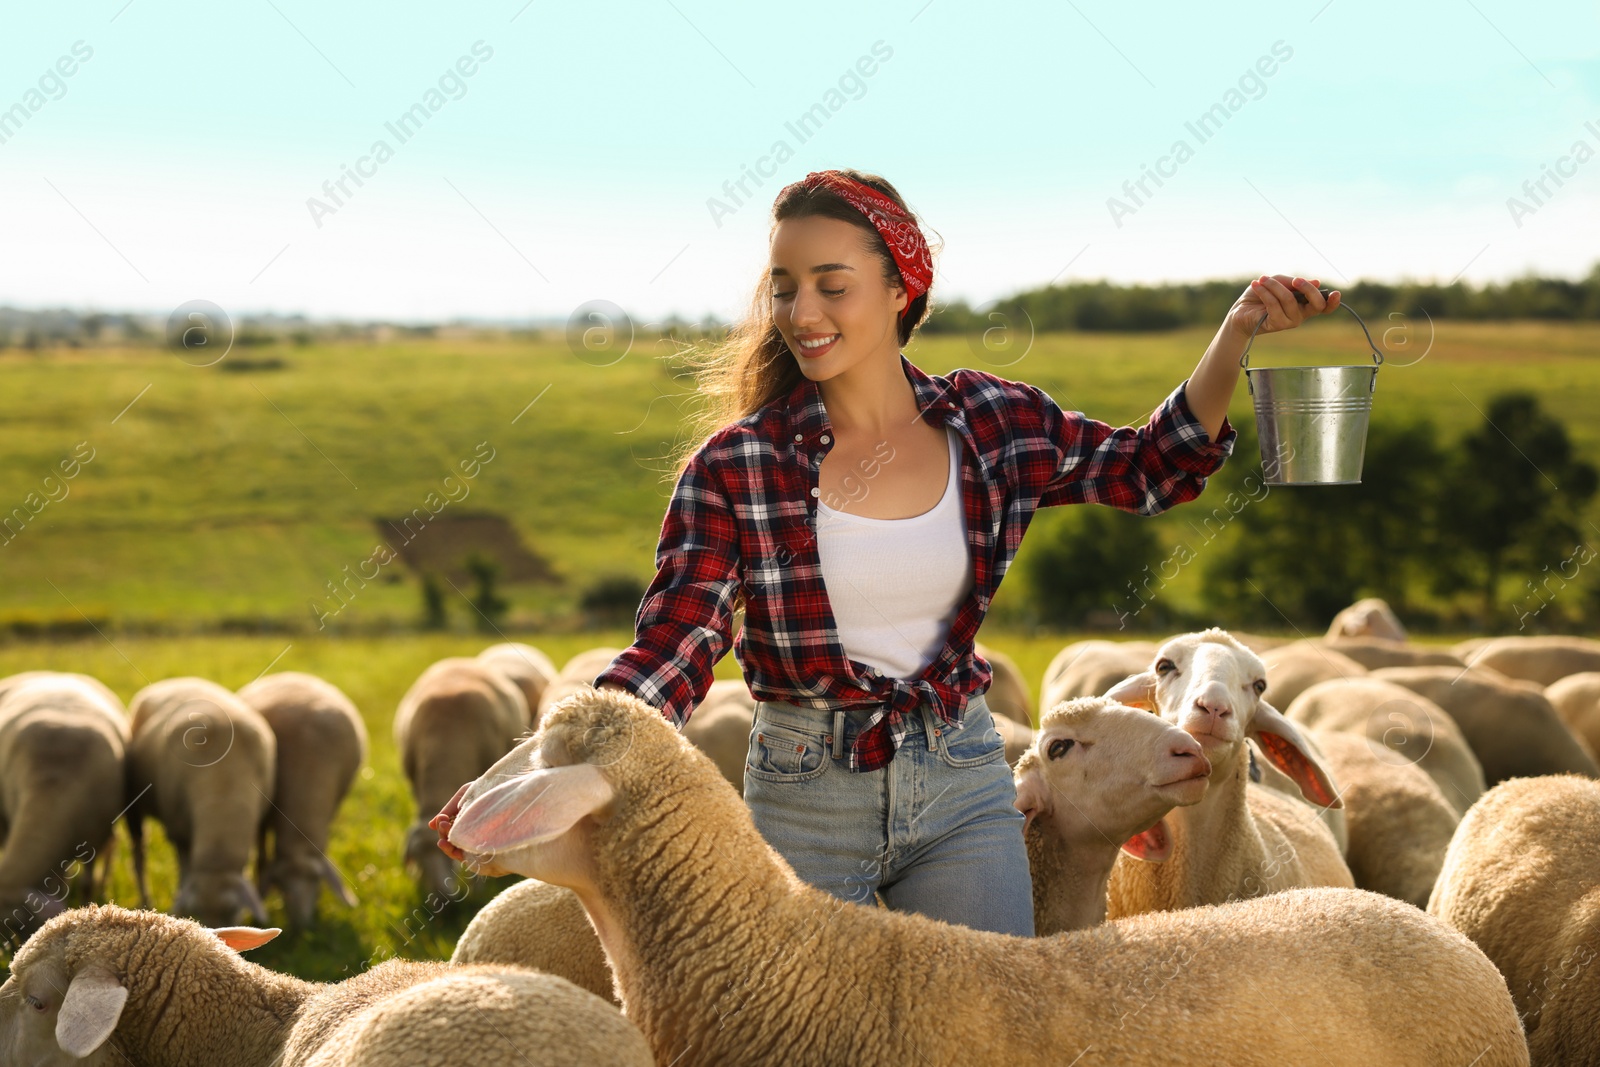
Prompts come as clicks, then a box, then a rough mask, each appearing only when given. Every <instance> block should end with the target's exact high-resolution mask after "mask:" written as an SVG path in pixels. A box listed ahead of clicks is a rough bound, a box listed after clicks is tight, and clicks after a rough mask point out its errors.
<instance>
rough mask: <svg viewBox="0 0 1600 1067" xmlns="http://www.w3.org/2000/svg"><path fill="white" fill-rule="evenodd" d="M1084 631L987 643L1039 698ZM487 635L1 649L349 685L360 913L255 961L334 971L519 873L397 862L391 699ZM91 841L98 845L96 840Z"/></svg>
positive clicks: (170, 886) (166, 878)
mask: <svg viewBox="0 0 1600 1067" xmlns="http://www.w3.org/2000/svg"><path fill="white" fill-rule="evenodd" d="M508 636H510V637H511V638H512V639H514V640H522V641H526V642H528V643H529V644H532V645H535V646H537V647H538V648H541V649H543V650H544V651H545V652H546V653H547V654H548V655H549V656H550V657H551V658H552V659H553V660H555V662H556V663H557V665H560V664H561V663H563V662H565V661H566V660H567V659H568V658H570V657H571V656H572V655H574V654H576V653H578V652H581V651H583V650H584V649H586V648H593V647H595V646H597V645H612V646H616V647H622V646H624V645H626V644H627V643H628V642H629V640H630V637H629V634H628V633H627V632H625V631H620V630H618V631H607V632H597V633H592V634H587V635H571V634H563V635H555V636H547V635H541V634H511V635H508ZM1085 636H1093V635H1087V634H1059V635H1049V636H1034V637H1024V636H1019V635H1012V634H1007V633H1004V632H1000V631H996V630H995V629H994V628H993V627H990V626H985V628H984V631H983V632H982V633H981V634H980V639H981V640H983V641H984V642H985V643H988V644H992V645H993V646H994V647H995V648H997V649H998V650H1000V651H1002V652H1005V653H1007V654H1008V655H1010V656H1011V657H1012V658H1014V659H1015V660H1016V661H1017V665H1018V667H1019V668H1020V669H1021V670H1022V672H1023V673H1024V675H1025V676H1026V677H1027V679H1028V684H1029V686H1030V688H1031V689H1032V690H1033V698H1034V699H1035V700H1037V699H1038V687H1039V680H1040V679H1041V678H1042V677H1043V675H1044V669H1045V667H1046V665H1047V664H1048V663H1049V662H1050V659H1051V657H1052V656H1054V655H1055V654H1056V652H1057V651H1058V650H1059V649H1060V648H1061V646H1062V645H1064V644H1066V643H1067V642H1069V641H1073V640H1077V639H1079V638H1080V637H1085ZM1101 636H1117V635H1101ZM1284 636H1294V635H1284ZM1439 640H1445V639H1439ZM491 641H492V639H490V640H484V639H482V638H478V637H469V636H465V635H392V636H384V637H375V638H331V637H328V636H326V635H322V636H317V637H292V638H285V637H277V636H258V635H242V634H241V635H220V636H186V637H144V636H137V635H125V636H118V637H116V638H114V639H113V640H112V641H107V640H103V639H101V638H98V637H92V638H89V639H86V640H83V641H63V642H50V643H33V642H26V643H22V642H18V643H11V644H7V645H0V677H5V676H6V675H10V674H14V673H16V672H18V671H23V670H34V669H47V670H60V671H81V672H84V673H87V674H92V675H94V676H95V677H98V678H100V679H102V680H103V681H104V682H105V683H106V684H107V685H109V686H111V688H112V689H114V690H115V691H116V692H117V695H118V696H120V697H121V698H122V699H123V701H124V702H126V701H127V700H129V699H130V698H131V697H132V696H133V694H134V693H135V692H137V691H138V690H139V689H140V688H141V687H143V686H144V685H146V684H147V683H148V682H153V681H157V680H159V679H161V678H169V677H174V676H178V675H191V674H197V675H201V676H203V677H206V678H211V679H213V680H215V681H217V682H220V683H221V684H223V685H225V686H227V687H228V688H230V689H237V688H238V687H240V686H242V685H244V684H245V683H247V682H249V681H251V680H252V679H254V678H255V677H256V676H258V675H259V674H261V673H262V672H263V671H264V670H265V669H266V668H267V667H268V665H269V664H270V665H271V668H272V670H274V671H279V670H298V671H308V672H310V673H312V674H316V675H319V676H321V677H323V678H326V679H327V680H328V681H330V682H332V683H334V684H335V685H337V686H339V688H341V689H343V690H344V691H345V693H347V694H348V695H349V696H350V698H351V699H352V700H354V701H355V703H356V706H357V707H358V708H360V709H361V713H362V717H363V719H364V720H365V722H366V725H367V730H368V733H369V735H370V737H371V755H370V758H369V760H368V766H367V769H365V770H363V772H362V773H361V774H360V775H358V776H357V778H356V781H355V784H354V786H353V787H352V789H351V792H350V795H349V797H348V798H347V799H346V800H345V803H344V807H343V808H342V809H340V815H339V818H338V819H337V820H336V821H335V823H334V827H333V839H332V843H331V846H330V858H331V859H332V860H333V862H334V863H335V864H336V865H337V866H338V868H339V870H340V871H341V872H342V873H343V875H344V877H345V880H346V881H347V882H348V883H349V884H350V886H351V888H352V889H353V890H354V891H355V893H356V896H357V897H358V898H359V901H360V902H359V904H358V905H357V907H355V908H354V909H346V908H345V907H344V906H343V905H341V904H340V903H339V902H338V901H337V900H335V899H334V898H333V896H332V895H331V894H330V893H326V892H325V893H324V894H323V896H322V901H321V905H320V907H319V919H320V921H319V924H318V925H317V927H316V928H315V929H313V930H310V931H307V932H306V933H304V934H300V935H291V934H287V933H286V934H285V935H284V936H282V937H280V938H278V939H277V940H276V941H273V942H271V943H270V944H268V945H265V946H263V947H262V948H260V949H256V950H255V951H253V952H252V953H251V954H250V958H251V959H252V960H255V961H256V962H258V963H260V964H262V965H264V966H267V967H271V968H273V969H275V970H280V971H286V972H289V973H291V974H295V975H298V976H300V977H302V978H308V979H314V980H319V981H333V980H338V979H341V978H344V977H348V976H349V975H350V974H353V973H356V972H358V971H360V970H362V969H364V968H366V967H368V966H371V965H373V964H376V963H380V962H382V961H383V960H385V959H388V958H390V957H391V956H396V955H398V956H404V957H408V958H414V959H432V958H438V959H445V958H448V957H449V955H450V952H451V950H452V949H453V948H454V946H455V942H456V939H457V938H458V937H459V936H460V934H461V931H462V930H464V929H465V928H466V925H467V923H468V922H469V921H470V920H471V918H472V915H473V914H474V913H475V912H476V911H477V909H478V908H480V907H482V906H483V905H484V904H485V903H487V902H488V901H489V899H491V898H492V897H493V895H494V894H495V893H496V892H498V891H499V890H500V889H502V888H504V887H505V886H506V885H509V884H511V883H512V882H514V881H515V880H516V879H514V878H504V879H490V880H486V882H485V883H484V884H483V885H480V886H478V887H477V888H476V889H474V890H473V892H472V893H471V894H470V895H469V896H468V897H467V899H466V900H465V901H464V902H462V903H460V904H457V905H452V906H450V907H448V908H445V909H442V910H435V909H434V908H433V907H431V906H430V905H429V903H428V901H427V900H426V899H425V897H424V894H423V893H422V892H421V890H419V889H418V888H417V885H416V883H415V882H414V881H413V880H412V878H411V877H410V875H409V874H407V873H406V871H405V870H404V869H403V868H402V866H401V860H400V856H401V849H402V846H403V842H404V836H405V829H406V826H407V825H408V824H409V823H410V820H411V818H412V815H413V813H414V811H415V805H414V804H413V802H412V799H411V793H410V790H409V788H408V786H407V784H406V780H405V777H404V775H403V774H402V773H401V770H400V763H399V757H398V755H397V753H396V751H395V747H394V741H393V738H392V737H391V734H390V726H391V723H392V722H393V720H394V709H395V706H396V705H397V704H398V703H399V701H400V697H401V696H402V695H403V694H404V693H405V691H406V689H407V688H408V687H409V686H410V685H411V683H412V681H414V680H415V679H416V677H417V675H419V674H420V673H422V670H423V669H424V668H425V667H426V666H427V665H428V664H430V663H432V662H434V661H435V660H437V659H441V658H443V657H445V656H454V655H476V654H477V652H478V651H480V650H481V649H482V648H484V647H485V646H487V645H488V644H490V643H491ZM113 642H114V643H113ZM716 673H717V677H718V678H738V677H739V668H738V663H737V661H736V660H735V659H734V657H733V655H732V654H731V653H730V654H729V655H727V656H725V657H724V658H723V660H722V662H721V663H719V664H718V665H717V672H716ZM146 831H147V845H146V847H147V849H148V852H149V860H150V867H149V870H150V890H151V896H152V898H153V899H152V901H151V903H152V906H154V907H157V908H166V907H169V906H170V905H171V903H172V897H173V893H174V892H175V890H176V888H177V866H176V863H175V861H174V859H173V853H172V850H171V848H170V846H169V845H168V844H167V842H166V839H165V838H164V837H163V836H162V835H161V832H160V826H159V824H158V823H155V822H153V821H152V822H149V823H147V824H146ZM116 841H117V843H116V847H115V852H114V863H113V875H112V879H111V883H110V891H109V894H108V895H109V899H110V900H111V901H113V902H115V903H117V904H122V905H124V906H126V907H137V906H138V894H137V892H136V890H135V888H134V880H133V867H132V863H131V860H130V854H129V850H128V847H127V836H126V832H125V829H124V828H122V827H121V826H119V827H118V829H117V830H116ZM93 847H96V848H98V847H99V842H95V843H94V846H93ZM267 908H268V913H269V915H270V918H271V921H272V923H273V924H274V925H280V926H281V925H283V924H284V923H285V922H286V917H285V915H284V912H283V906H282V901H281V900H280V898H279V897H278V896H277V895H276V894H273V895H271V896H269V897H268V898H267Z"/></svg>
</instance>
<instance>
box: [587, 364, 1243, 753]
mask: <svg viewBox="0 0 1600 1067" xmlns="http://www.w3.org/2000/svg"><path fill="white" fill-rule="evenodd" d="M900 364H901V368H902V370H904V372H905V375H906V377H907V379H908V380H909V381H910V382H911V384H912V387H913V388H914V390H915V392H916V398H917V406H918V409H919V410H920V411H921V412H922V413H923V418H924V419H926V420H927V421H928V422H929V423H930V424H933V425H936V426H939V427H940V428H943V427H944V426H945V425H947V424H949V425H954V426H955V428H956V430H957V431H958V432H959V433H960V435H961V438H962V441H963V442H964V449H963V456H962V466H961V481H962V503H963V507H964V509H965V516H966V526H967V540H968V544H969V546H970V547H971V550H972V563H973V568H974V576H973V588H972V591H971V593H969V594H968V596H967V599H966V600H965V602H963V604H962V605H961V607H960V609H959V610H958V612H957V614H956V617H955V621H954V622H953V623H952V624H951V626H950V632H949V636H948V639H947V640H946V642H945V645H944V648H943V649H942V650H941V651H940V652H939V654H938V655H937V656H935V657H934V660H933V662H932V663H930V664H929V665H928V666H927V667H926V668H925V669H924V670H923V672H922V673H921V675H919V676H918V677H916V678H914V679H901V678H893V677H890V676H888V675H885V674H883V673H882V672H881V671H879V670H878V669H877V668H875V667H871V666H869V665H867V664H864V663H860V662H858V661H856V660H852V659H849V658H848V657H847V656H846V655H845V652H844V648H843V646H842V645H841V644H840V641H839V635H838V631H837V629H836V628H835V626H834V620H833V612H832V610H831V608H830V607H829V604H828V595H827V591H826V589H825V588H824V586H823V580H822V567H821V564H820V561H819V559H818V553H817V539H816V534H815V528H816V514H817V498H818V496H820V489H819V487H818V482H817V472H818V471H819V470H820V468H821V465H822V456H823V454H824V453H825V452H826V451H827V448H828V445H829V442H831V441H832V426H831V424H830V423H829V421H828V415H827V411H826V409H825V408H824V407H823V404H822V397H821V393H820V392H819V391H818V389H817V385H816V383H815V382H813V381H811V380H810V379H804V380H802V381H801V382H800V384H799V385H797V386H796V387H795V388H794V390H793V391H792V392H790V393H789V394H788V396H786V397H784V398H783V399H781V400H778V401H776V402H774V403H771V404H768V405H767V406H766V407H764V408H762V409H761V410H760V411H757V412H755V413H754V414H752V415H749V416H746V417H745V418H743V419H740V420H738V421H737V422H734V423H732V424H730V425H728V426H726V427H724V428H723V429H721V430H719V431H718V432H717V433H716V434H714V435H713V436H712V437H711V438H710V440H708V441H707V442H706V443H705V445H704V446H702V447H701V449H700V450H699V451H698V452H697V453H696V454H695V455H694V457H693V458H692V459H691V461H690V462H689V464H688V466H687V467H686V468H685V469H684V471H683V474H682V475H681V476H680V477H679V479H678V483H677V487H676V488H675V489H674V491H673V495H672V500H671V502H670V503H669V504H668V506H667V513H666V517H665V519H664V520H663V521H662V525H661V539H660V543H659V545H658V547H657V549H656V567H657V571H656V576H655V578H654V579H653V580H652V581H651V583H650V585H649V587H648V588H647V589H646V590H645V596H644V600H643V601H642V602H641V603H640V604H639V612H638V616H637V618H636V620H635V634H636V637H635V640H634V643H633V645H632V646H630V647H629V648H628V649H627V650H625V651H624V652H623V653H622V654H621V655H619V656H617V657H616V659H614V660H612V662H611V663H610V665H609V666H607V668H606V669H605V670H604V671H603V672H602V673H601V674H600V675H599V676H598V677H596V678H595V679H594V684H595V685H599V684H601V683H602V682H606V681H610V682H614V683H616V684H618V685H620V686H622V687H623V688H625V689H627V690H628V691H629V692H632V693H634V694H635V695H637V696H638V697H639V698H640V699H642V700H644V701H645V702H646V703H647V704H651V705H654V706H656V707H658V708H660V709H661V710H662V712H663V713H664V714H665V715H666V716H667V718H668V719H670V720H671V721H672V722H673V723H674V724H675V725H677V726H679V727H681V726H682V725H683V724H684V722H685V721H686V720H687V719H688V716H689V714H690V712H691V711H692V710H693V709H694V707H695V706H696V705H698V704H699V703H700V701H701V700H703V699H704V698H705V694H706V691H707V690H708V689H709V688H710V685H711V681H712V669H713V667H714V666H715V664H716V663H717V661H718V660H720V659H721V658H722V656H723V654H724V653H725V652H726V651H727V650H728V646H729V641H730V635H731V632H732V625H733V600H734V594H735V591H736V590H737V589H738V588H739V586H740V584H741V583H742V584H743V585H744V588H745V595H746V600H747V604H746V608H745V617H744V622H743V625H742V626H741V627H740V630H739V634H738V636H737V638H735V639H733V641H732V644H733V651H734V655H735V658H736V659H738V661H739V663H740V665H741V667H742V668H743V670H744V676H745V681H746V684H747V685H748V686H749V689H750V692H751V694H752V695H753V696H754V697H755V698H756V699H758V700H777V701H787V702H789V703H793V704H798V705H801V706H802V707H810V708H817V709H819V710H827V711H832V710H834V709H836V708H840V707H844V708H864V707H873V708H874V709H875V710H874V711H873V713H872V715H871V716H869V717H868V719H867V720H866V724H865V726H864V728H863V729H862V731H861V732H860V734H859V735H858V736H857V737H856V739H855V741H854V743H853V744H852V745H851V746H850V748H849V760H848V763H849V766H850V769H851V770H854V771H868V770H874V769H876V768H879V767H882V766H884V765H885V764H887V763H888V762H889V761H890V760H891V759H893V758H894V753H895V751H896V750H897V749H898V748H899V747H900V743H901V741H902V740H903V739H904V737H905V735H906V733H907V732H908V730H909V729H910V727H911V725H912V724H913V723H914V722H916V718H915V716H916V708H917V705H918V703H919V702H922V701H926V702H927V703H928V704H929V705H930V706H931V707H932V708H933V710H934V711H935V712H936V713H937V714H938V716H939V717H940V718H941V719H942V720H943V721H945V722H947V723H949V724H951V725H952V726H953V727H959V725H960V723H961V715H962V713H963V712H964V711H965V706H966V698H967V694H969V693H981V692H984V691H985V690H987V689H988V687H989V681H990V678H991V672H990V668H989V663H988V661H987V660H984V659H982V658H980V657H978V656H977V655H976V654H975V653H974V651H973V641H974V638H975V637H976V635H977V632H978V624H979V623H981V622H982V621H983V617H984V615H985V614H986V613H987V612H988V610H989V604H990V601H991V600H992V599H993V597H994V593H995V590H996V589H997V588H999V585H1000V580H1001V578H1002V577H1004V575H1005V573H1006V569H1007V568H1008V567H1009V566H1010V564H1011V560H1012V559H1013V557H1015V556H1016V553H1017V549H1018V547H1019V546H1020V545H1021V544H1022V535H1023V533H1024V532H1025V531H1026V530H1027V528H1028V523H1029V522H1030V521H1032V518H1033V513H1034V511H1035V510H1036V509H1038V508H1041V507H1053V506H1055V505H1059V504H1088V503H1092V504H1106V505H1109V506H1111V507H1114V508H1117V509H1119V510H1122V511H1128V512H1133V513H1135V514H1139V515H1158V514H1160V513H1161V512H1163V511H1166V510H1167V509H1169V508H1171V507H1173V506H1175V505H1177V504H1182V503H1185V502H1187V501H1189V500H1193V499H1194V498H1195V497H1197V496H1199V495H1200V492H1201V490H1202V489H1204V488H1205V483H1206V478H1207V477H1208V476H1209V475H1211V474H1213V473H1215V472H1216V470H1217V469H1218V468H1220V467H1221V466H1222V464H1223V462H1224V461H1225V460H1226V459H1227V458H1228V456H1230V455H1231V454H1232V453H1233V445H1234V440H1235V438H1237V437H1238V432H1237V431H1236V430H1235V429H1234V428H1233V427H1232V426H1231V425H1229V423H1228V421H1227V420H1226V419H1224V420H1223V423H1222V430H1221V433H1219V434H1218V437H1217V440H1216V441H1211V440H1210V439H1209V436H1208V435H1207V433H1206V429H1205V427H1204V426H1203V425H1201V423H1200V421H1199V420H1198V419H1196V418H1195V416H1194V413H1193V412H1192V411H1190V410H1189V406H1188V402H1187V400H1186V398H1185V388H1186V387H1187V385H1188V384H1189V383H1188V379H1185V380H1184V381H1183V382H1182V383H1180V384H1179V385H1178V387H1177V388H1176V389H1174V390H1173V391H1172V393H1171V395H1169V396H1168V397H1167V398H1166V400H1164V401H1163V402H1162V403H1161V405H1160V406H1159V407H1158V408H1157V409H1156V410H1155V413H1154V414H1153V415H1152V416H1151V418H1150V421H1149V422H1148V423H1147V424H1146V425H1144V426H1143V427H1140V428H1138V429H1135V428H1133V427H1122V428H1120V429H1119V428H1116V427H1113V426H1110V425H1108V424H1107V423H1104V422H1099V421H1097V420H1094V419H1090V418H1087V417H1085V416H1084V415H1083V414H1082V413H1081V412H1064V411H1062V409H1061V408H1060V406H1059V405H1057V404H1056V402H1055V401H1054V400H1052V399H1051V398H1050V396H1049V394H1047V393H1046V392H1044V390H1042V389H1039V388H1038V387H1036V386H1032V385H1028V384H1027V383H1025V382H1017V381H1009V380H1007V379H1005V378H1000V377H998V376H996V375H993V374H990V373H987V372H985V371H979V370H972V369H969V368H965V367H963V368H959V369H957V370H953V371H951V372H950V373H949V374H948V375H928V374H926V373H924V372H923V371H922V370H921V369H919V368H918V367H916V366H915V365H913V364H912V363H911V361H910V360H908V359H907V358H906V357H905V355H904V354H902V355H901V356H900ZM908 577H913V576H908Z"/></svg>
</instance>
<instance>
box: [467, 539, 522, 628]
mask: <svg viewBox="0 0 1600 1067" xmlns="http://www.w3.org/2000/svg"><path fill="white" fill-rule="evenodd" d="M462 565H463V566H464V567H466V569H467V573H468V574H470V575H472V582H473V591H472V606H473V607H474V608H476V609H477V610H476V611H475V612H474V619H473V622H474V624H475V625H476V626H477V628H478V629H479V630H483V631H485V632H488V631H491V630H498V629H499V628H500V622H501V620H502V619H504V618H505V615H506V612H507V611H508V610H510V608H511V602H510V601H509V600H506V599H505V598H504V597H502V596H501V595H500V594H499V593H498V592H496V591H495V586H496V585H498V584H499V581H500V564H499V563H497V562H496V561H495V560H493V559H490V558H489V557H488V556H486V555H484V554H483V553H482V552H471V553H468V555H467V558H466V559H465V560H464V561H463V563H462Z"/></svg>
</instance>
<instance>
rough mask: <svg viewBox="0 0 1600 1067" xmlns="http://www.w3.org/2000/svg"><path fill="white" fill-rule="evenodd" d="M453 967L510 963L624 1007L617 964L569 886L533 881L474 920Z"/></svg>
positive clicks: (491, 904)
mask: <svg viewBox="0 0 1600 1067" xmlns="http://www.w3.org/2000/svg"><path fill="white" fill-rule="evenodd" d="M450 962H451V963H484V964H487V963H508V964H515V965H517V966H521V967H531V968H532V969H534V970H536V971H548V972H549V973H551V974H558V975H560V976H561V977H562V978H565V979H566V980H567V981H569V982H571V983H572V984H573V985H576V986H578V987H579V988H581V989H587V990H588V991H589V992H591V993H594V994H595V995H597V996H602V997H605V998H606V999H608V1000H610V1001H611V1002H612V1003H620V999H619V997H618V994H617V991H616V980H615V978H614V977H613V976H612V974H611V965H610V964H608V963H607V962H606V954H605V950H604V949H602V948H601V947H600V938H599V937H598V936H597V935H596V934H595V932H594V926H593V925H591V924H590V922H589V916H588V915H587V914H585V913H584V910H583V904H582V902H580V901H579V900H578V898H577V896H576V895H575V894H574V893H573V892H572V890H570V889H567V888H566V887H564V886H559V885H546V884H545V883H544V882H541V881H539V880H538V879H537V878H528V879H525V880H523V881H521V882H518V883H516V884H515V885H513V886H511V887H510V888H509V889H506V890H505V891H504V892H502V893H500V895H498V896H496V897H495V898H494V899H493V900H491V901H489V903H488V904H486V905H484V907H483V908H482V909H481V910H480V911H479V912H478V914H476V915H474V916H473V917H472V922H470V923H468V924H467V928H466V930H465V931H463V932H462V934H461V937H460V939H459V940H457V941H456V947H455V951H454V952H453V953H452V954H451V956H450Z"/></svg>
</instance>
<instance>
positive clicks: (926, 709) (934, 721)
mask: <svg viewBox="0 0 1600 1067" xmlns="http://www.w3.org/2000/svg"><path fill="white" fill-rule="evenodd" d="M917 707H918V708H919V709H921V711H922V732H923V733H925V734H927V735H928V751H929V752H936V751H938V749H939V735H938V733H937V732H936V731H937V730H938V729H939V723H940V721H941V720H940V719H939V716H938V715H936V714H934V710H933V705H931V704H929V703H928V702H927V701H926V700H924V701H923V702H922V703H921V704H918V705H917Z"/></svg>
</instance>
